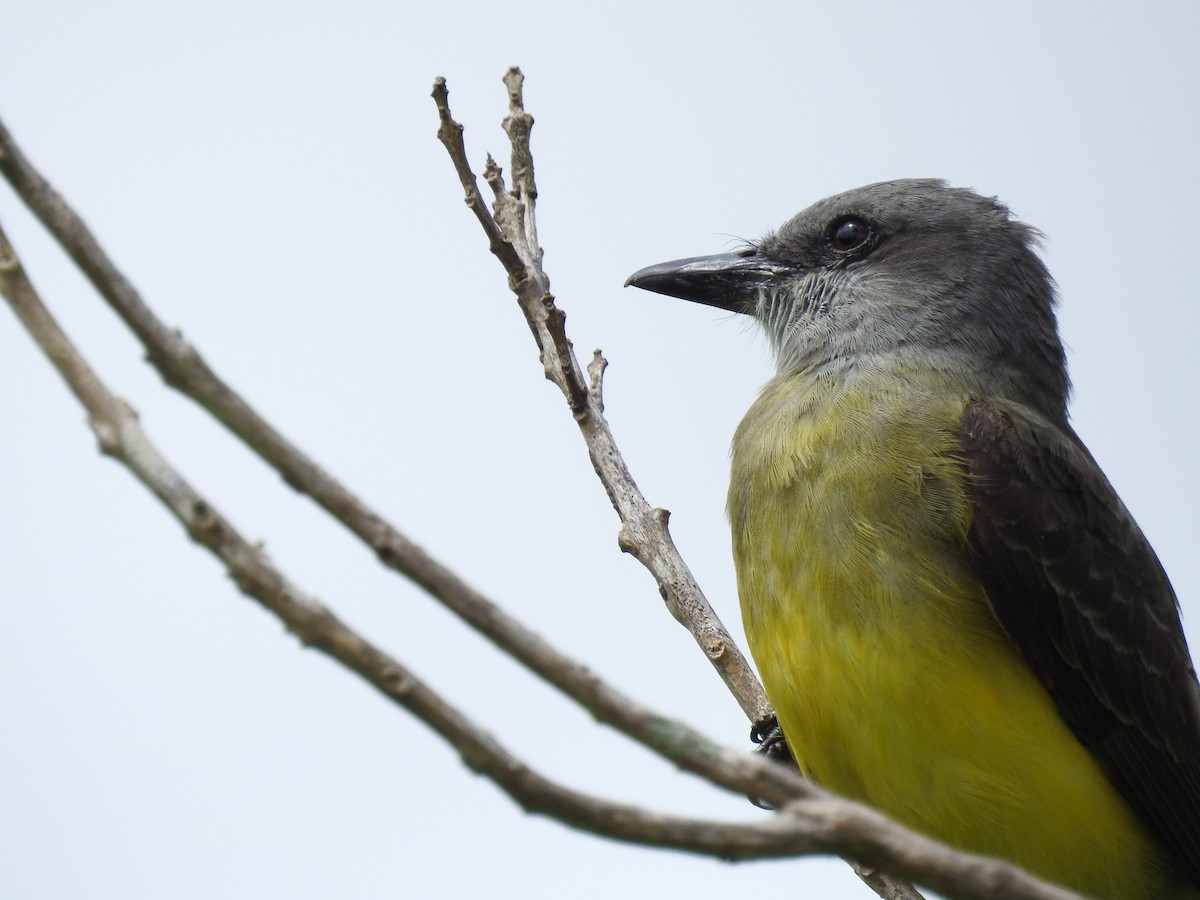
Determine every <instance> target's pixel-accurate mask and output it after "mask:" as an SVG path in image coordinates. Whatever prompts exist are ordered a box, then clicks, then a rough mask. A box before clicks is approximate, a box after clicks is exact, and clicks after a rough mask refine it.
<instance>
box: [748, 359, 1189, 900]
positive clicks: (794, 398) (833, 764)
mask: <svg viewBox="0 0 1200 900" xmlns="http://www.w3.org/2000/svg"><path fill="white" fill-rule="evenodd" d="M964 402H965V398H962V397H955V396H953V394H946V393H945V392H939V390H938V387H937V386H936V385H933V384H928V383H926V384H914V383H906V384H904V385H902V386H901V385H899V384H897V382H896V380H895V378H894V377H891V378H888V379H884V378H883V377H882V376H877V377H875V378H873V379H864V380H862V381H861V382H860V383H859V384H857V385H851V386H849V387H847V386H845V385H834V384H819V383H816V384H809V385H807V386H806V385H804V384H802V383H800V382H799V381H798V380H797V379H795V378H792V379H791V380H781V379H777V380H776V381H774V382H772V383H771V384H769V385H768V386H767V387H766V388H765V389H764V392H763V394H762V396H761V397H760V398H759V400H758V401H757V402H756V403H755V405H754V406H753V407H752V408H751V410H750V412H749V413H748V414H747V416H746V419H745V420H744V421H743V423H742V425H741V426H740V427H739V429H738V434H737V437H736V438H735V440H734V454H733V479H732V483H731V486H730V494H729V513H730V519H731V523H732V525H733V532H734V557H735V562H736V565H737V571H738V587H739V594H740V596H741V604H742V615H743V619H744V623H745V628H746V636H747V638H748V640H749V643H750V649H751V652H752V654H753V656H754V659H755V662H756V663H757V665H758V668H759V671H760V674H761V675H762V679H763V683H764V685H765V686H766V689H767V694H768V696H769V697H770V699H771V702H772V703H773V704H774V706H775V709H776V712H777V714H778V716H779V722H780V725H781V726H782V728H783V731H784V734H785V735H786V737H787V740H788V744H789V746H790V747H791V750H792V753H793V755H794V756H795V758H796V761H797V762H798V763H799V765H800V767H801V769H802V770H803V771H804V772H805V773H806V774H807V775H809V777H811V778H813V779H814V780H815V781H818V782H820V783H821V784H824V785H825V786H827V787H829V788H831V789H832V790H834V791H837V792H838V793H841V794H844V795H846V796H849V797H853V798H856V799H860V800H863V801H865V802H867V803H869V804H871V805H873V806H875V807H877V808H879V809H881V810H883V811H884V812H886V813H888V814H889V815H891V816H893V817H894V818H896V819H898V820H899V821H901V822H904V823H906V824H908V825H909V826H911V827H913V828H916V829H918V830H920V831H923V832H925V833H927V834H930V835H932V836H934V837H936V838H939V839H941V840H943V841H945V842H947V843H949V844H952V845H955V846H958V847H961V848H963V849H966V850H970V851H972V852H976V853H983V854H988V855H993V856H999V857H1002V858H1005V859H1009V860H1011V861H1014V862H1016V863H1017V864H1019V865H1021V866H1023V867H1025V868H1027V869H1029V870H1030V871H1032V872H1034V873H1036V874H1038V875H1040V876H1041V877H1043V878H1047V879H1049V880H1051V881H1055V882H1059V883H1061V884H1065V885H1067V886H1069V887H1071V888H1073V889H1075V890H1077V891H1081V892H1083V893H1086V894H1089V895H1092V896H1096V897H1103V898H1112V900H1142V898H1150V897H1164V896H1168V890H1167V888H1166V887H1165V884H1164V881H1163V878H1164V876H1163V874H1162V870H1163V866H1162V864H1161V862H1160V857H1159V855H1158V853H1157V851H1156V849H1155V846H1154V844H1153V843H1152V842H1151V841H1150V840H1149V838H1148V837H1147V836H1146V834H1145V832H1144V830H1143V828H1142V826H1141V825H1140V823H1139V822H1138V821H1137V819H1136V818H1135V817H1134V816H1133V814H1132V813H1131V812H1130V810H1129V809H1128V807H1127V806H1126V804H1125V803H1124V801H1123V800H1122V799H1121V798H1120V797H1119V796H1118V794H1117V793H1116V791H1115V790H1114V789H1113V788H1112V787H1111V785H1110V784H1109V783H1108V781H1107V779H1106V778H1105V776H1104V774H1103V773H1102V771H1101V770H1100V768H1099V766H1098V765H1097V764H1096V762H1095V761H1094V760H1093V758H1092V757H1091V755H1090V754H1089V753H1088V752H1087V751H1086V750H1085V749H1084V748H1083V747H1082V746H1081V745H1080V744H1079V743H1078V741H1076V739H1075V738H1074V736H1073V735H1072V734H1071V732H1070V731H1069V730H1068V729H1067V727H1066V726H1065V725H1064V724H1063V722H1062V720H1061V719H1060V718H1059V716H1058V714H1057V711H1056V710H1055V708H1054V705H1053V702H1052V701H1051V700H1050V698H1049V696H1048V695H1047V694H1046V692H1045V690H1044V689H1043V688H1042V686H1041V685H1040V684H1039V683H1038V682H1037V680H1036V679H1035V678H1034V676H1033V675H1032V674H1031V673H1030V671H1029V669H1028V668H1027V667H1026V666H1025V665H1024V663H1023V662H1022V660H1021V659H1020V657H1019V655H1018V654H1017V652H1016V651H1015V649H1014V648H1013V646H1012V645H1011V643H1010V641H1009V640H1008V638H1007V636H1006V635H1005V634H1004V633H1003V632H1002V631H1001V629H1000V627H999V625H998V623H997V622H996V620H995V618H994V616H993V615H992V613H991V610H990V608H989V607H988V604H987V600H986V597H985V596H984V594H983V592H982V589H981V587H980V586H979V584H978V581H977V579H976V578H975V576H974V573H973V571H972V570H971V568H970V564H969V561H968V558H967V555H966V544H965V542H966V532H967V528H968V526H969V524H970V508H969V504H968V503H967V500H966V497H965V495H964V493H963V488H962V475H961V469H960V468H959V466H958V464H957V463H956V462H955V460H954V455H953V454H954V451H955V442H954V434H955V433H956V429H957V423H958V418H959V416H960V414H961V411H962V408H963V404H964Z"/></svg>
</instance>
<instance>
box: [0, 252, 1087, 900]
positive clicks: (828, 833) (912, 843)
mask: <svg viewBox="0 0 1200 900" xmlns="http://www.w3.org/2000/svg"><path fill="white" fill-rule="evenodd" d="M0 293H2V294H3V295H4V297H5V299H6V300H7V301H8V302H9V304H10V306H11V307H12V308H13V310H14V312H15V313H16V315H17V317H18V318H19V319H20V321H21V322H22V323H23V324H24V325H25V327H26V329H27V330H28V331H29V333H30V334H31V336H32V337H33V338H34V340H35V341H36V342H37V344H38V346H39V347H41V348H42V350H43V351H44V352H45V353H46V355H47V356H48V357H49V358H50V360H51V362H52V363H53V364H54V366H55V368H56V369H57V370H58V372H59V374H60V375H61V376H62V377H63V378H64V380H65V381H66V382H67V384H68V386H69V387H70V388H71V390H72V391H73V392H74V393H75V395H76V397H77V398H78V399H79V400H80V402H81V403H82V404H83V406H84V407H85V409H87V411H88V415H89V418H90V421H91V425H92V428H93V430H94V431H95V433H96V435H97V438H98V440H99V443H100V447H101V449H102V451H103V452H104V453H106V454H107V455H109V456H112V457H113V458H115V459H116V460H118V461H119V462H121V463H122V464H123V465H125V466H126V467H127V468H128V469H129V470H130V471H131V472H132V473H133V474H134V475H135V477H137V478H138V480H139V481H141V482H142V483H143V484H144V485H145V486H146V487H147V488H149V489H150V491H151V492H152V493H153V494H154V495H155V496H156V497H158V498H159V499H160V500H161V501H162V502H163V504H164V505H165V506H166V507H167V508H168V509H169V510H170V511H171V513H172V514H173V515H174V516H175V518H176V519H178V520H179V522H180V523H181V524H182V525H183V526H184V528H185V529H186V531H187V533H188V535H189V536H190V537H191V538H192V540H194V541H196V542H197V543H199V544H201V545H203V546H204V547H206V548H207V549H208V550H209V551H210V552H212V553H213V554H214V555H215V556H217V557H218V558H219V559H221V561H222V562H223V563H224V564H225V566H226V569H227V571H228V572H229V574H230V576H231V577H232V578H233V580H234V582H235V583H236V584H237V585H238V587H239V588H240V589H241V590H242V591H243V593H245V594H247V595H248V596H250V597H253V598H254V599H256V600H257V601H259V602H260V603H261V604H262V605H263V606H264V607H266V608H267V609H269V610H270V611H271V612H273V613H274V614H275V615H276V616H277V617H278V618H279V619H280V620H281V621H282V622H283V623H284V625H285V626H286V627H287V628H288V630H289V631H291V632H292V633H293V634H295V635H296V636H297V637H298V638H299V639H300V640H301V642H303V643H304V644H306V645H307V646H310V647H313V648H315V649H317V650H319V651H320V652H322V653H325V654H327V655H328V656H330V657H332V658H333V659H335V660H337V661H338V662H340V663H342V664H343V665H344V666H346V667H347V668H349V669H350V670H352V671H354V672H356V673H357V674H358V675H360V676H361V677H362V678H364V679H365V680H366V681H368V682H369V683H370V684H371V685H373V686H374V687H375V688H376V689H377V690H379V691H380V692H381V693H382V694H384V696H386V697H388V698H389V699H391V700H392V701H393V702H394V703H396V704H397V705H399V706H401V707H403V708H404V709H407V710H408V711H410V712H411V713H413V714H414V715H415V716H417V717H418V718H419V719H420V720H421V721H422V722H424V723H426V724H427V725H429V726H430V727H431V728H432V729H433V730H435V731H436V732H437V733H438V734H439V735H441V736H442V737H443V738H444V739H445V740H447V741H448V742H449V743H450V744H452V745H453V746H454V747H455V748H456V749H457V750H458V752H459V754H460V755H461V757H462V759H463V761H464V763H465V764H466V765H467V766H469V767H470V768H471V769H473V770H474V771H477V772H479V773H480V774H483V775H485V776H486V777H488V778H489V779H491V780H492V781H493V782H495V783H496V784H497V785H498V786H499V787H500V788H501V789H502V790H504V791H505V792H506V793H507V794H509V796H511V797H512V798H513V799H514V800H515V801H516V802H518V803H519V804H520V805H521V806H522V807H523V808H525V809H526V810H527V811H529V812H535V813H540V814H544V815H548V816H551V817H553V818H556V819H558V820H560V821H563V822H565V823H567V824H569V825H573V826H575V827H578V828H581V829H584V830H587V831H591V832H593V833H596V834H602V835H606V836H608V837H613V838H616V839H618V840H623V841H632V842H636V843H640V844H647V845H652V846H661V847H670V848H674V849H678V850H686V851H690V852H694V853H700V854H705V855H710V856H717V857H720V858H725V859H751V858H762V857H773V856H791V855H796V854H800V853H815V852H833V851H835V850H840V851H842V852H845V848H852V852H853V853H854V854H855V855H859V856H861V858H863V859H867V860H870V861H871V862H872V864H874V865H878V866H882V867H886V868H888V869H890V870H893V871H898V872H901V873H902V874H903V873H907V872H910V871H911V872H915V873H918V874H919V873H925V874H926V875H928V872H929V869H928V866H929V865H930V864H931V861H932V862H933V864H935V865H936V869H935V870H934V874H932V875H928V877H927V880H928V882H929V883H930V884H931V885H934V886H935V887H937V888H939V889H942V890H944V891H946V892H947V893H950V894H955V895H961V896H964V897H978V898H987V900H992V898H996V900H999V898H1018V900H1020V898H1029V900H1067V898H1070V897H1072V896H1074V895H1071V894H1067V893H1065V892H1062V891H1058V890H1055V889H1048V888H1045V887H1043V886H1040V885H1039V884H1038V883H1037V882H1035V881H1033V879H1031V878H1030V877H1029V876H1027V875H1024V874H1023V873H1021V872H1019V871H1017V870H1015V869H1012V868H1011V867H1009V866H1006V865H1005V864H1003V863H999V862H996V861H991V860H986V859H979V858H971V857H966V856H963V855H961V854H955V853H953V852H952V851H949V850H947V849H945V848H941V847H939V846H938V845H936V844H934V843H933V842H932V841H929V840H927V839H925V838H922V837H920V836H918V835H915V834H912V833H910V832H907V831H905V830H904V829H901V828H899V827H897V826H895V825H893V824H891V823H888V822H887V820H886V819H884V818H883V817H882V816H881V815H880V814H878V813H875V812H874V811H872V810H869V809H867V808H865V807H861V806H858V805H856V804H852V803H848V802H846V801H842V800H838V799H833V798H828V797H826V796H824V795H822V793H821V792H820V791H819V790H817V789H815V788H806V791H805V793H806V794H807V795H808V797H809V799H805V800H799V801H793V802H791V803H789V804H788V805H786V806H785V807H784V808H783V809H782V811H781V813H780V815H778V816H775V817H773V818H772V819H770V820H767V821H765V822H761V823H752V824H743V823H724V822H712V821H704V820H696V819H687V818H681V817H674V816H667V815H663V814H660V813H656V812H652V811H649V810H646V809H643V808H640V807H636V806H631V805H628V804H618V803H613V802H610V801H607V800H603V799H599V798H595V797H592V796H589V795H586V794H582V793H580V792H577V791H573V790H570V789H568V788H565V787H563V786H561V785H559V784H557V783H555V782H553V781H550V780H549V779H546V778H545V777H543V776H541V775H540V774H538V773H537V772H536V771H534V770H532V769H530V768H529V767H528V766H526V765H525V764H524V763H523V762H521V761H520V760H519V759H517V758H516V757H514V756H513V755H512V754H511V753H509V752H508V751H507V750H506V749H505V748H504V747H503V746H502V745H501V744H499V742H497V741H496V740H495V739H494V738H492V737H491V735H489V734H488V733H487V732H485V731H484V730H482V729H481V728H479V727H478V726H477V725H476V724H474V723H473V722H472V721H471V720H470V719H469V718H468V717H466V716H465V715H464V714H463V713H461V712H460V711H459V710H457V709H456V708H455V707H453V706H452V705H451V704H449V703H448V702H447V701H445V700H444V699H443V698H441V697H440V696H439V695H437V694H436V693H435V692H434V691H433V690H432V689H431V688H429V687H428V686H427V685H425V684H424V683H423V682H421V680H420V679H418V678H417V677H416V676H415V675H414V674H413V673H412V672H410V671H409V670H408V669H406V668H405V667H404V666H403V665H402V664H401V663H400V662H398V661H397V660H396V659H394V658H392V657H390V656H388V655H387V654H386V653H384V652H383V651H381V650H380V649H378V648H377V647H375V646H374V645H373V644H371V643H370V642H368V641H367V640H365V639H364V638H362V637H361V636H360V635H358V634H357V633H356V632H354V631H353V630H352V629H350V628H348V627H347V626H346V625H345V624H344V623H343V622H342V621H341V620H340V619H338V618H337V617H336V616H335V615H334V614H333V612H332V611H330V610H329V609H328V608H327V607H325V606H324V605H323V604H321V603H320V602H319V601H317V600H316V599H315V598H313V597H311V596H308V595H307V594H305V593H304V592H302V591H301V590H300V589H299V588H297V587H296V586H295V585H293V584H292V583H291V582H290V581H288V580H287V579H286V578H285V576H284V575H283V574H282V573H280V572H279V571H278V570H277V569H276V568H275V567H274V566H273V565H272V564H271V562H270V560H269V559H268V558H267V556H266V554H265V553H264V552H263V550H262V548H261V547H260V546H257V545H255V544H252V543H250V542H248V541H247V540H246V539H245V538H243V537H242V536H241V535H240V534H239V533H238V532H237V530H236V529H235V528H234V527H233V525H232V524H231V523H230V522H229V521H228V520H227V519H225V518H224V517H223V516H222V515H221V514H220V512H219V511H218V510H217V509H216V508H215V507H214V506H213V505H212V504H211V503H209V502H208V501H207V500H206V499H205V498H203V497H202V496H201V495H200V494H199V493H198V492H197V491H196V490H195V489H194V488H193V487H192V486H191V485H190V484H188V483H187V481H186V480H185V479H184V478H183V477H182V476H181V475H180V474H179V473H178V472H176V471H175V470H174V468H173V467H172V466H171V465H170V464H169V463H168V462H167V460H166V459H165V458H164V457H163V456H162V455H161V454H160V453H159V452H158V450H157V448H155V447H154V445H153V444H152V443H151V442H150V440H149V439H148V438H147V436H146V435H145V433H144V432H143V431H142V429H141V426H140V425H139V424H138V421H137V416H136V414H135V413H134V412H133V410H132V409H131V408H130V407H129V406H128V405H127V404H125V403H124V402H123V401H122V400H120V399H119V398H118V397H116V396H115V395H114V394H112V393H111V391H109V389H108V388H107V387H106V386H105V385H104V384H103V382H101V380H100V379H99V378H98V377H97V375H96V374H95V372H94V371H93V370H92V369H91V367H90V366H89V365H88V364H87V362H86V360H85V359H84V358H83V357H82V355H81V354H80V353H79V352H78V350H76V348H75V347H74V346H73V345H72V344H71V342H70V340H69V339H68V338H67V336H66V334H65V333H64V332H63V331H62V329H61V328H60V327H59V325H58V323H57V322H56V321H55V320H54V318H53V317H52V316H51V315H50V313H49V311H48V310H47V309H46V308H45V306H44V305H43V304H42V302H41V300H40V298H39V297H38V296H37V293H36V291H35V290H34V288H33V285H32V284H31V283H30V282H29V280H28V278H27V277H26V275H25V272H24V269H23V268H22V266H21V264H20V261H19V260H18V258H17V256H16V253H15V251H14V250H13V248H12V246H11V245H10V244H9V243H8V239H7V237H6V236H5V235H4V233H3V231H2V230H0ZM691 736H692V735H690V734H689V735H686V737H688V738H690V737H691ZM674 737H678V735H676V736H674ZM725 755H726V756H727V757H728V762H730V763H731V765H732V767H733V768H738V767H739V764H740V767H741V768H742V769H743V770H756V769H757V770H761V774H762V775H763V776H764V780H763V786H764V787H765V788H766V789H767V790H768V791H772V790H774V789H775V788H774V786H775V785H776V782H775V778H776V777H778V776H779V775H780V773H781V772H783V770H782V769H781V768H780V767H778V766H774V765H771V764H769V763H767V762H765V761H763V760H761V759H756V758H752V757H747V756H742V755H737V754H730V753H727V752H726V753H725ZM775 770H779V771H775ZM757 774H758V773H756V774H755V775H752V776H751V777H752V778H753V777H756V776H757ZM784 774H785V775H786V776H787V777H794V776H791V775H790V773H784ZM732 780H735V781H739V782H740V781H741V780H742V779H741V777H740V776H739V777H738V778H735V779H732Z"/></svg>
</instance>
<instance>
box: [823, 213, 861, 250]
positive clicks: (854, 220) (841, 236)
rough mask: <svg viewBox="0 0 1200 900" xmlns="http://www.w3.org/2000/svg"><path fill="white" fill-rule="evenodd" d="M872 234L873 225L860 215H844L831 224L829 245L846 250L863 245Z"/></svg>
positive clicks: (835, 248)
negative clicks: (859, 216)
mask: <svg viewBox="0 0 1200 900" xmlns="http://www.w3.org/2000/svg"><path fill="white" fill-rule="evenodd" d="M870 236H871V226H870V225H868V224H867V223H866V222H864V221H863V220H862V219H860V218H858V216H842V217H841V218H840V219H834V220H833V223H832V224H831V225H830V226H829V245H830V246H831V247H833V249H834V250H840V251H843V252H845V251H846V250H854V249H855V248H857V247H861V246H862V245H863V244H865V243H866V242H867V238H869V237H870Z"/></svg>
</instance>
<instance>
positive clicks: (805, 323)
mask: <svg viewBox="0 0 1200 900" xmlns="http://www.w3.org/2000/svg"><path fill="white" fill-rule="evenodd" d="M1038 237H1039V235H1038V233H1037V232H1036V231H1035V230H1034V229H1032V228H1030V227H1029V226H1028V225H1025V224H1024V223H1022V222H1018V221H1016V220H1015V219H1013V218H1012V216H1011V215H1010V213H1009V211H1008V209H1007V208H1005V207H1004V206H1003V205H1002V204H1001V203H1000V202H999V201H997V200H996V199H994V198H988V197H981V196H980V195H979V194H976V193H975V192H973V191H970V190H966V189H963V188H952V187H949V186H947V185H946V183H945V182H942V181H936V180H932V179H908V180H902V181H887V182H881V183H879V184H872V185H868V186H867V187H862V188H858V189H856V190H852V191H847V192H846V193H844V194H837V195H836V196H833V197H828V198H826V199H825V200H821V201H820V202H818V203H815V204H813V205H812V206H810V207H809V208H808V209H806V210H804V211H803V212H802V213H800V214H799V215H797V216H795V217H794V218H792V219H791V220H789V221H788V222H787V223H786V224H784V226H783V227H782V228H780V229H779V230H778V231H776V232H773V233H771V234H768V235H767V236H766V237H764V238H762V240H759V241H757V242H755V243H753V244H750V245H749V246H747V247H746V248H745V249H744V250H742V251H740V252H737V253H726V254H720V255H718V256H706V257H697V258H693V259H681V260H675V261H673V262H668V263H662V264H660V265H657V266H650V267H649V268H645V269H642V270H641V271H639V272H636V273H634V274H633V275H632V276H630V278H629V280H628V281H627V282H626V284H632V285H634V286H636V287H640V288H644V289H646V290H650V291H656V292H658V293H660V294H668V295H670V296H673V297H682V298H684V299H686V300H694V301H696V302H699V303H705V304H708V305H710V306H716V307H720V308H721V309H727V310H730V311H732V312H739V313H747V314H749V315H752V316H753V317H754V318H755V319H757V320H758V322H759V323H760V324H761V325H762V327H763V328H764V330H765V331H766V333H767V335H768V337H769V338H770V340H771V343H772V345H773V346H774V349H775V355H776V359H777V361H778V366H779V370H780V372H805V373H815V374H823V373H827V374H839V373H845V372H851V371H853V370H854V369H855V368H860V367H863V366H901V367H904V366H907V367H913V366H917V367H922V368H926V369H930V370H934V371H940V372H944V373H946V374H947V376H948V377H951V378H953V379H954V380H955V381H958V382H963V388H964V389H965V390H967V391H970V392H971V393H974V394H977V395H980V396H991V397H998V398H1004V399H1008V400H1013V401H1017V402H1021V403H1024V404H1026V405H1029V406H1032V407H1033V408H1035V409H1037V410H1038V411H1040V412H1041V413H1042V415H1044V416H1047V417H1049V418H1050V419H1052V420H1055V421H1065V417H1066V400H1067V393H1068V390H1069V383H1068V380H1067V374H1066V366H1065V362H1064V355H1063V348H1062V343H1061V341H1060V340H1059V337H1058V328H1057V324H1056V322H1055V317H1054V305H1055V298H1054V283H1053V281H1052V280H1051V278H1050V275H1049V273H1048V272H1047V271H1046V267H1045V266H1044V265H1043V264H1042V261H1041V260H1040V259H1039V258H1038V256H1037V253H1036V252H1035V250H1034V246H1035V244H1036V243H1037V240H1038Z"/></svg>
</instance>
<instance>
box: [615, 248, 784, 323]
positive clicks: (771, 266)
mask: <svg viewBox="0 0 1200 900" xmlns="http://www.w3.org/2000/svg"><path fill="white" fill-rule="evenodd" d="M787 271H789V270H788V268H787V267H786V266H782V265H780V264H779V263H774V262H771V261H769V260H766V259H763V258H762V257H761V256H759V255H758V254H757V253H755V252H754V251H753V250H748V251H742V252H741V253H718V254H717V255H715V256H693V257H692V258H691V259H675V260H672V261H671V262H665V263H659V264H658V265H656V266H647V267H646V268H644V269H639V270H638V271H636V272H634V273H633V274H632V275H630V276H629V278H628V279H626V281H625V286H626V287H629V285H633V286H634V287H638V288H641V289H642V290H644V291H654V292H655V293H656V294H666V295H667V296H668V297H679V298H681V299H683V300H691V301H693V302H695V303H703V304H705V305H707V306H715V307H717V308H718V309H727V310H729V311H730V312H735V313H751V312H753V310H754V304H755V300H756V298H757V294H758V289H759V288H761V287H762V286H763V285H764V284H767V283H768V282H770V281H772V280H774V279H775V278H778V277H779V276H780V275H782V274H784V273H785V272H787Z"/></svg>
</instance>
